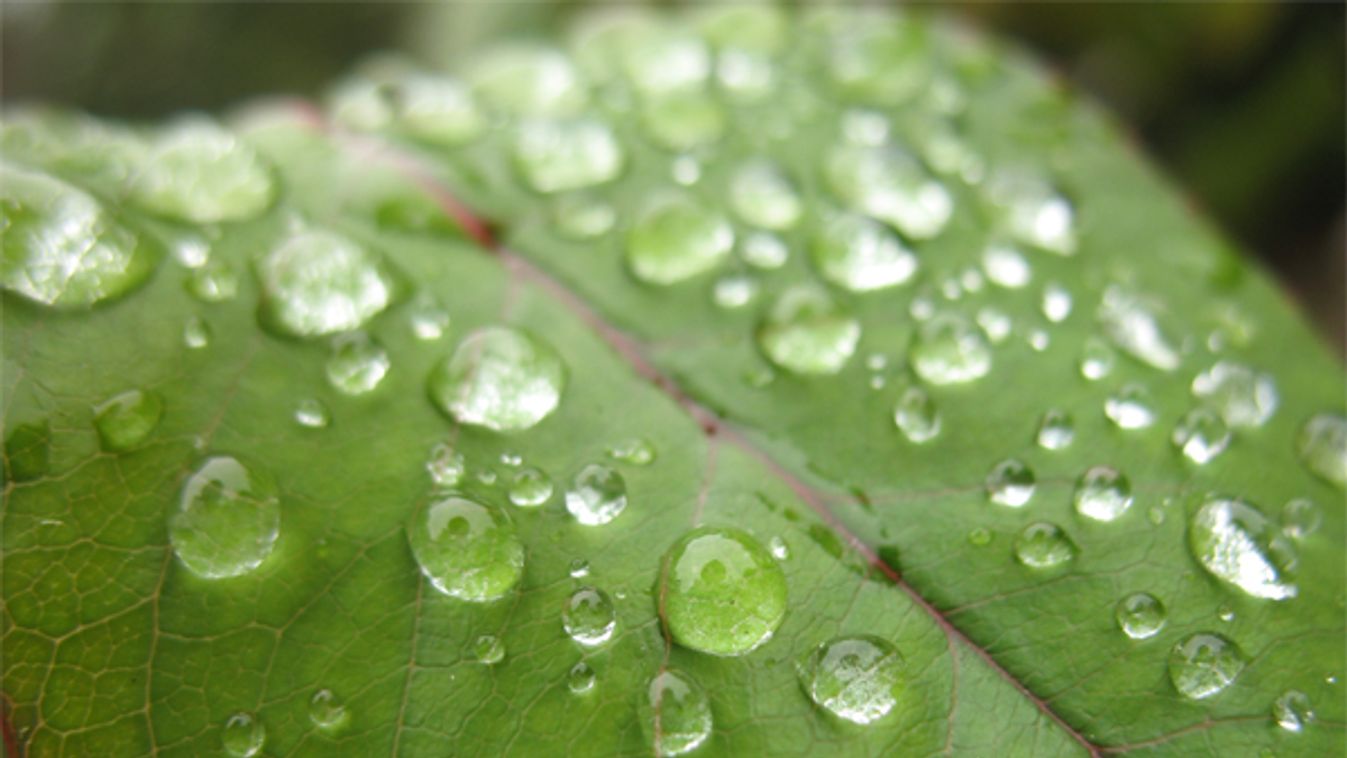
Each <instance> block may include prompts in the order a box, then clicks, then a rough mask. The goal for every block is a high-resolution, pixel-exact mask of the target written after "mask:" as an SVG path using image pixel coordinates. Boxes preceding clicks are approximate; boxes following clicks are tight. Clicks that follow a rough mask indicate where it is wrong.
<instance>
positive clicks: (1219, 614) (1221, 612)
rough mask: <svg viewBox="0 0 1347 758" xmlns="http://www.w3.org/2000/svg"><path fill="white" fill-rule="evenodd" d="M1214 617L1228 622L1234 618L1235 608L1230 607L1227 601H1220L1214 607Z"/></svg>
mask: <svg viewBox="0 0 1347 758" xmlns="http://www.w3.org/2000/svg"><path fill="white" fill-rule="evenodd" d="M1216 618H1218V619H1220V620H1221V621H1224V622H1225V623H1227V624H1228V623H1230V622H1231V621H1234V620H1235V609H1234V608H1231V607H1230V604H1229V603H1221V604H1220V606H1218V607H1217V608H1216Z"/></svg>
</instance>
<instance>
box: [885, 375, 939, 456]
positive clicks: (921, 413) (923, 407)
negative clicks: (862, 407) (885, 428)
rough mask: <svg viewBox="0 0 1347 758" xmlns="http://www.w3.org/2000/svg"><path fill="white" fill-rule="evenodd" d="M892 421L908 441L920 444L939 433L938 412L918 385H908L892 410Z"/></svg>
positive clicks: (933, 403) (929, 397) (928, 396)
mask: <svg viewBox="0 0 1347 758" xmlns="http://www.w3.org/2000/svg"><path fill="white" fill-rule="evenodd" d="M893 423H894V424H896V425H897V426H898V431H900V432H902V433H903V436H904V437H907V439H908V441H909V442H914V443H917V444H921V443H923V442H926V441H928V440H931V439H934V438H935V436H936V435H938V434H940V412H939V410H938V409H937V408H936V407H935V402H934V401H933V400H931V396H930V395H927V394H926V392H924V391H923V390H922V389H921V388H920V387H908V388H907V389H906V390H904V391H903V394H902V395H901V396H900V397H899V398H898V405H897V406H896V407H895V408H894V410H893Z"/></svg>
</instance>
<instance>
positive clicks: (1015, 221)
mask: <svg viewBox="0 0 1347 758" xmlns="http://www.w3.org/2000/svg"><path fill="white" fill-rule="evenodd" d="M985 186H986V190H987V199H988V200H990V201H991V203H992V205H993V206H995V207H996V208H997V209H998V210H999V211H1000V212H1001V218H1002V223H1003V224H1004V226H1005V229H1006V231H1007V232H1009V233H1010V235H1011V236H1012V237H1014V238H1015V239H1017V240H1019V241H1020V242H1023V243H1025V244H1029V245H1033V246H1035V247H1038V248H1040V249H1042V250H1046V251H1048V252H1050V253H1057V254H1058V255H1073V254H1074V253H1075V252H1076V246H1077V238H1076V226H1075V210H1074V209H1073V208H1072V206H1071V203H1070V202H1069V201H1068V200H1067V199H1066V198H1064V197H1062V196H1061V195H1059V194H1057V191H1056V190H1055V189H1053V188H1052V186H1051V185H1050V184H1048V182H1047V181H1045V180H1044V179H1043V178H1042V177H1039V176H1037V175H1035V174H1033V173H1031V172H1029V171H1023V170H1009V171H1002V172H998V173H996V174H994V175H993V176H992V177H991V178H990V179H989V180H988V181H987V183H986V185H985Z"/></svg>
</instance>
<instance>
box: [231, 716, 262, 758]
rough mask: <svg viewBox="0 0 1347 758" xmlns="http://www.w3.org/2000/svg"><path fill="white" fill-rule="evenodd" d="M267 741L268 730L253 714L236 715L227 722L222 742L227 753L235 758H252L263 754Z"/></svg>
mask: <svg viewBox="0 0 1347 758" xmlns="http://www.w3.org/2000/svg"><path fill="white" fill-rule="evenodd" d="M266 741H267V729H266V727H265V726H263V725H262V722H261V721H259V720H258V718H257V717H256V716H254V715H252V714H251V713H235V714H234V715H232V716H230V717H229V719H228V720H226V721H225V725H224V729H223V730H222V731H221V733H220V742H221V743H222V744H223V745H224V749H225V752H226V753H229V754H230V755H231V756H234V758H252V757H253V756H255V755H257V754H258V753H260V752H262V746H263V745H264V744H266Z"/></svg>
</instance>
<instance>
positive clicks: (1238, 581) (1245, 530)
mask: <svg viewBox="0 0 1347 758" xmlns="http://www.w3.org/2000/svg"><path fill="white" fill-rule="evenodd" d="M1188 546H1189V548H1190V549H1191V550H1192V553H1193V557H1194V558H1196V559H1197V562H1198V563H1200V564H1201V565H1202V567H1203V568H1205V569H1206V570H1207V571H1208V572H1209V573H1210V574H1211V575H1212V576H1214V577H1216V578H1217V579H1220V580H1222V581H1224V582H1228V583H1229V584H1231V585H1233V586H1234V587H1236V588H1238V589H1240V590H1243V591H1244V592H1245V593H1247V594H1249V595H1251V596H1253V597H1259V598H1268V599H1271V600H1286V599H1288V598H1293V597H1295V596H1296V585H1295V584H1294V583H1293V582H1292V581H1291V580H1290V572H1291V571H1293V570H1294V569H1295V567H1296V563H1297V557H1296V554H1295V549H1294V548H1293V547H1292V546H1291V543H1290V541H1289V540H1287V539H1286V537H1285V536H1283V535H1282V533H1281V532H1280V531H1279V530H1278V529H1276V528H1275V527H1274V526H1273V525H1272V523H1271V522H1270V521H1269V520H1268V518H1267V517H1266V516H1264V515H1263V514H1262V513H1260V512H1259V511H1258V510H1257V509H1255V508H1253V507H1252V506H1250V505H1249V504H1247V503H1245V502H1243V501H1240V500H1236V499H1234V498H1228V497H1219V496H1217V497H1211V498H1209V499H1208V500H1207V501H1206V502H1205V503H1203V504H1202V507H1201V508H1199V509H1198V511H1197V512H1196V513H1194V514H1193V519H1192V522H1191V523H1190V524H1189V526H1188Z"/></svg>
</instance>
